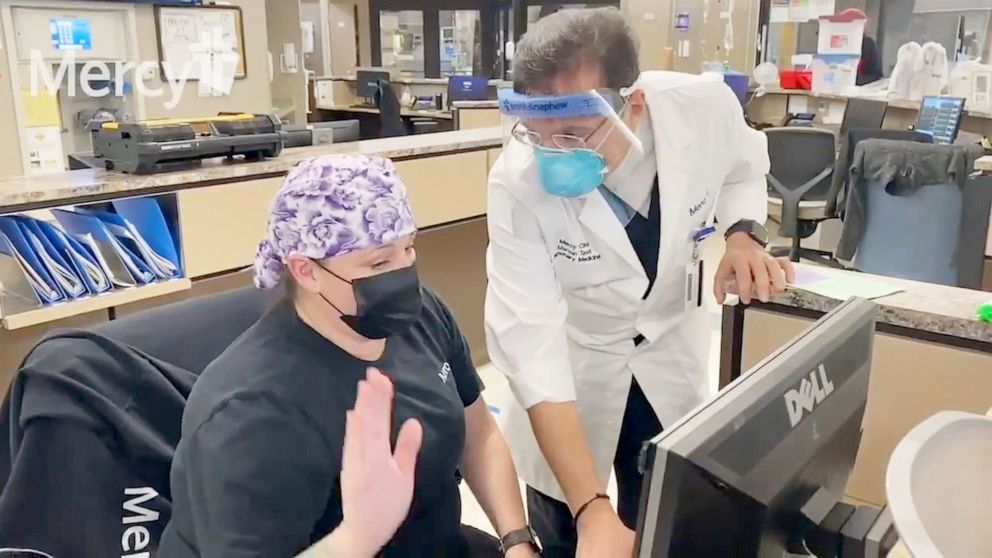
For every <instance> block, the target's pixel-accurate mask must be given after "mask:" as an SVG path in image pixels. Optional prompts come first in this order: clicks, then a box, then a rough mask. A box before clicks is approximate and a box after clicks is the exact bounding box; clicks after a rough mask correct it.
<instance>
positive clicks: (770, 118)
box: [746, 88, 992, 136]
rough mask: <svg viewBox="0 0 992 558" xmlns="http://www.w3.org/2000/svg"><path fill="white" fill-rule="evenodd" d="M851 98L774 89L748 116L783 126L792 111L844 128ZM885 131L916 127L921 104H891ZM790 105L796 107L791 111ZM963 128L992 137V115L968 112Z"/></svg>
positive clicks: (749, 107)
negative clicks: (808, 114)
mask: <svg viewBox="0 0 992 558" xmlns="http://www.w3.org/2000/svg"><path fill="white" fill-rule="evenodd" d="M847 100H848V97H845V96H843V95H831V94H815V93H813V92H812V91H806V90H798V89H779V88H772V89H770V90H769V91H768V94H766V95H765V96H763V97H754V98H753V99H751V101H750V102H749V103H748V105H747V109H746V110H747V114H748V116H749V117H750V118H751V119H752V120H755V121H758V122H772V123H775V124H781V123H782V120H783V119H784V118H785V115H786V114H787V113H789V112H792V113H796V112H812V113H816V114H817V118H816V123H817V125H821V126H824V127H831V126H840V124H841V121H842V120H843V118H844V112H845V109H846V106H847ZM887 102H888V104H889V108H888V111H887V112H886V113H885V122H884V124H883V125H882V127H883V128H887V129H891V130H905V129H907V127H908V126H912V125H915V124H916V121H917V119H918V118H919V114H920V103H919V102H915V101H887ZM790 106H791V107H792V108H790ZM961 129H962V130H964V131H967V132H972V133H976V134H982V135H984V136H992V113H988V112H981V111H966V112H965V116H964V118H963V119H962V121H961Z"/></svg>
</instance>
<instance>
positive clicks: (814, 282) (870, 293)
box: [792, 268, 904, 300]
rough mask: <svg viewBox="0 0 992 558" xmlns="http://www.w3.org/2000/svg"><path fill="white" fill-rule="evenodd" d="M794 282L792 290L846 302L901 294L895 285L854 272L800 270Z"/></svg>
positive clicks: (900, 289) (900, 290)
mask: <svg viewBox="0 0 992 558" xmlns="http://www.w3.org/2000/svg"><path fill="white" fill-rule="evenodd" d="M796 274H797V277H796V282H795V283H794V284H793V285H792V288H794V289H798V290H801V291H806V292H810V293H813V294H817V295H820V296H824V297H827V298H831V299H834V300H847V299H849V298H851V297H855V296H856V297H858V298H866V299H868V300H873V299H876V298H882V297H883V296H889V295H893V294H896V293H899V292H902V291H903V290H904V289H902V288H900V287H897V286H895V285H892V284H889V283H885V282H882V281H878V280H875V279H871V278H869V277H865V276H863V275H861V274H859V273H856V272H848V273H838V274H832V273H831V274H821V273H818V272H816V271H813V270H809V269H804V268H800V269H798V270H797V271H796Z"/></svg>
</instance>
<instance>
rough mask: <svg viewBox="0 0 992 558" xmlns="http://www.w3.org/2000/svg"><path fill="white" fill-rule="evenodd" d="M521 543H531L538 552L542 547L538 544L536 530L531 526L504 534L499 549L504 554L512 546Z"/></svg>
mask: <svg viewBox="0 0 992 558" xmlns="http://www.w3.org/2000/svg"><path fill="white" fill-rule="evenodd" d="M521 544H529V545H531V546H532V547H533V548H534V550H535V551H536V552H540V548H539V547H538V544H537V537H536V536H535V535H534V531H533V529H531V528H530V527H525V528H523V529H517V530H516V531H510V532H509V533H507V534H506V535H504V536H503V538H502V539H500V541H499V550H500V552H502V553H503V554H506V552H507V551H508V550H510V549H511V548H513V547H515V546H518V545H521Z"/></svg>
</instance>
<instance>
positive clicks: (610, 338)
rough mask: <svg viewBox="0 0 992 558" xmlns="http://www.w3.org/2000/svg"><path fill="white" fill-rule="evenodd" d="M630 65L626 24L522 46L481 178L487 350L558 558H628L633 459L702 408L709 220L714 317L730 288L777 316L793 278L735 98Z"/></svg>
mask: <svg viewBox="0 0 992 558" xmlns="http://www.w3.org/2000/svg"><path fill="white" fill-rule="evenodd" d="M637 58H638V53H637V43H636V39H635V38H634V36H633V33H632V30H631V29H630V27H629V26H628V25H627V24H626V22H625V21H624V20H623V17H622V16H621V15H620V13H619V12H618V11H617V10H615V9H613V8H602V9H594V10H582V11H562V12H559V13H557V14H554V15H551V16H549V17H546V18H544V19H542V20H540V21H538V22H537V23H536V24H534V25H533V26H532V27H531V29H530V30H528V32H527V34H526V35H525V36H524V37H523V39H522V40H521V41H520V43H519V45H518V48H517V51H516V55H515V57H514V61H513V62H514V64H513V65H514V70H513V72H514V88H513V90H512V91H510V90H503V91H501V94H500V106H501V110H502V111H503V112H504V113H505V114H506V115H508V116H509V117H512V118H514V119H516V120H517V121H516V123H515V125H514V126H513V127H512V133H511V137H512V139H510V140H509V141H508V142H507V144H506V146H505V149H504V151H503V154H502V156H501V159H500V161H498V162H497V163H496V165H495V166H494V168H493V171H492V173H491V175H490V182H489V235H490V246H489V252H488V273H489V291H488V294H487V297H486V331H487V340H488V344H489V352H490V355H491V357H492V360H493V363H494V364H495V365H496V366H497V367H498V368H499V369H500V370H501V371H502V372H503V373H504V374H506V375H507V376H508V378H509V380H510V384H511V387H512V389H513V391H514V394H515V395H516V399H517V402H518V403H519V406H511V408H510V409H508V410H507V416H506V425H505V426H506V430H507V437H508V440H509V442H510V445H511V448H512V450H513V453H514V458H515V461H516V464H517V469H518V471H519V473H520V475H521V476H522V477H523V479H524V481H525V482H526V483H527V485H528V490H527V492H528V494H527V500H528V507H529V509H530V515H531V523H532V525H533V527H534V529H535V531H537V534H538V535H539V536H540V538H541V539H542V542H543V544H544V547H545V555H549V556H574V555H575V553H576V550H577V551H578V556H579V557H580V558H586V557H597V558H598V557H602V556H608V557H614V556H615V557H623V558H630V556H631V553H632V549H633V545H634V532H633V530H632V529H633V528H634V526H635V523H636V520H637V509H638V500H639V494H640V487H641V480H642V479H641V475H640V474H639V472H638V470H637V458H638V454H639V451H640V448H641V445H642V443H643V442H644V441H645V440H646V439H649V438H651V437H653V436H655V435H657V434H658V433H659V432H661V430H662V427H663V425H672V424H673V423H674V422H675V421H676V420H677V419H678V418H679V417H681V416H682V415H684V414H685V413H687V412H688V411H689V410H691V409H692V408H693V407H694V406H696V405H697V404H699V403H701V402H702V401H703V398H704V396H705V392H706V383H707V381H706V379H707V375H706V363H707V360H708V347H707V346H708V341H709V337H710V332H711V326H710V324H709V321H708V319H707V313H706V311H705V309H704V308H703V307H702V294H701V293H700V292H699V287H700V286H701V285H702V280H701V277H702V274H703V269H702V262H701V260H700V258H699V255H700V251H701V249H702V243H703V242H704V241H705V239H706V237H707V236H709V235H710V234H712V233H713V232H714V230H715V229H714V228H713V227H712V225H713V224H714V218H715V219H716V220H718V221H719V224H720V226H721V227H722V228H724V229H725V231H726V232H725V236H726V239H727V251H726V254H725V256H724V257H723V260H722V262H721V264H720V267H719V269H717V270H716V278H715V279H716V280H715V284H716V289H715V290H716V293H715V294H716V297H717V299H718V301H720V302H722V301H723V299H724V296H725V293H724V289H725V285H726V284H728V283H734V282H735V283H736V285H737V286H738V288H739V290H740V292H741V298H742V300H743V301H744V302H745V303H747V302H750V299H751V295H752V293H754V295H756V297H757V298H760V299H761V300H767V299H768V298H769V297H770V296H772V295H774V294H775V293H777V292H780V291H782V290H784V289H785V287H786V284H787V282H788V281H790V280H791V279H792V274H793V269H792V267H791V264H790V263H788V262H787V261H781V260H778V259H775V258H772V257H771V256H770V255H768V253H767V251H766V250H765V245H766V244H767V233H766V232H765V230H764V228H763V226H762V223H763V222H764V221H765V218H766V207H767V206H766V204H767V199H766V183H765V175H766V173H767V172H768V166H769V162H768V154H767V145H766V141H765V138H764V136H763V135H762V134H761V133H760V132H757V131H754V130H752V129H750V128H749V127H748V126H747V125H746V123H745V120H744V116H743V113H742V110H741V106H740V103H739V102H738V101H737V99H736V97H735V96H734V94H733V93H732V92H731V90H730V88H728V87H727V86H726V85H725V84H723V83H722V80H720V79H718V78H716V77H714V76H696V75H688V74H678V73H670V72H646V73H643V74H641V73H640V71H639V69H638V65H637ZM611 466H612V467H613V468H615V470H616V473H617V480H618V485H619V501H618V502H617V503H616V504H617V510H618V511H614V508H613V506H612V505H611V503H610V502H609V500H608V497H606V496H605V492H606V486H607V481H608V479H609V475H610V469H611Z"/></svg>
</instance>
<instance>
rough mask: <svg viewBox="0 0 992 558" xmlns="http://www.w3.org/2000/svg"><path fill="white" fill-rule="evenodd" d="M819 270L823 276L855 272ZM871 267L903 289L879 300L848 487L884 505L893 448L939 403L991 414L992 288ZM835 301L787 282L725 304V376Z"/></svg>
mask: <svg viewBox="0 0 992 558" xmlns="http://www.w3.org/2000/svg"><path fill="white" fill-rule="evenodd" d="M800 267H805V266H800ZM815 269H816V272H817V273H819V274H823V275H832V274H845V273H855V272H850V271H841V270H830V269H825V268H820V267H817V268H815ZM863 275H864V274H863ZM864 276H867V277H870V278H871V279H873V280H877V281H879V282H884V283H892V284H895V285H897V286H899V287H900V288H903V289H904V292H901V293H897V294H893V295H890V296H886V297H883V298H880V299H877V300H875V302H876V304H878V305H879V307H880V311H879V315H878V327H877V333H876V336H875V351H874V358H873V361H872V378H871V384H870V387H869V396H868V408H867V410H866V414H865V429H864V435H863V438H862V444H861V450H860V452H859V454H858V460H857V464H856V466H855V469H854V474H853V475H852V477H851V480H850V483H849V484H848V489H847V494H848V496H850V497H852V498H855V499H857V500H861V501H864V502H868V503H871V504H875V505H882V504H884V500H885V490H884V486H885V483H884V474H885V468H886V466H887V463H888V458H889V455H890V454H891V453H892V450H893V449H894V448H895V446H896V444H897V443H898V442H899V440H901V439H902V437H903V436H905V435H906V433H907V432H909V430H911V429H912V428H913V427H914V426H916V425H917V424H919V423H920V422H922V421H923V420H924V419H926V418H927V417H930V416H931V415H933V414H934V413H936V412H938V411H941V410H947V409H955V410H962V411H969V412H975V413H985V412H986V410H988V408H989V407H990V406H992V324H989V323H983V322H981V321H979V320H978V316H977V308H978V306H979V305H981V304H982V303H985V302H989V301H992V294H990V293H987V292H982V291H971V290H967V289H958V288H954V287H945V286H942V285H930V284H926V283H917V282H914V281H904V280H900V279H894V278H890V277H877V276H868V275H864ZM837 304H839V301H834V300H830V299H826V298H824V297H820V296H818V295H815V294H810V293H806V292H803V291H790V292H787V293H786V294H784V295H783V296H780V297H778V298H776V299H775V300H773V301H772V302H770V303H768V304H760V303H759V304H752V305H751V306H747V307H745V306H742V305H738V306H725V307H724V309H723V336H722V343H721V366H720V382H721V385H726V384H727V383H728V382H730V381H732V380H733V379H735V378H736V377H738V375H739V374H740V372H741V371H742V370H749V369H751V368H752V367H753V366H754V365H756V364H757V363H758V362H760V361H761V360H762V359H764V358H766V357H767V356H769V355H771V354H772V353H773V352H775V351H777V350H778V349H779V348H780V347H782V346H783V345H784V344H785V343H787V342H788V341H789V340H790V339H792V338H793V337H795V336H796V335H798V334H799V333H800V332H802V331H803V330H805V328H807V327H808V326H809V325H810V323H811V322H812V321H813V320H815V319H817V318H818V317H819V316H821V315H823V314H824V313H825V312H827V311H829V310H830V309H832V308H833V307H835V306H836V305H837Z"/></svg>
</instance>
